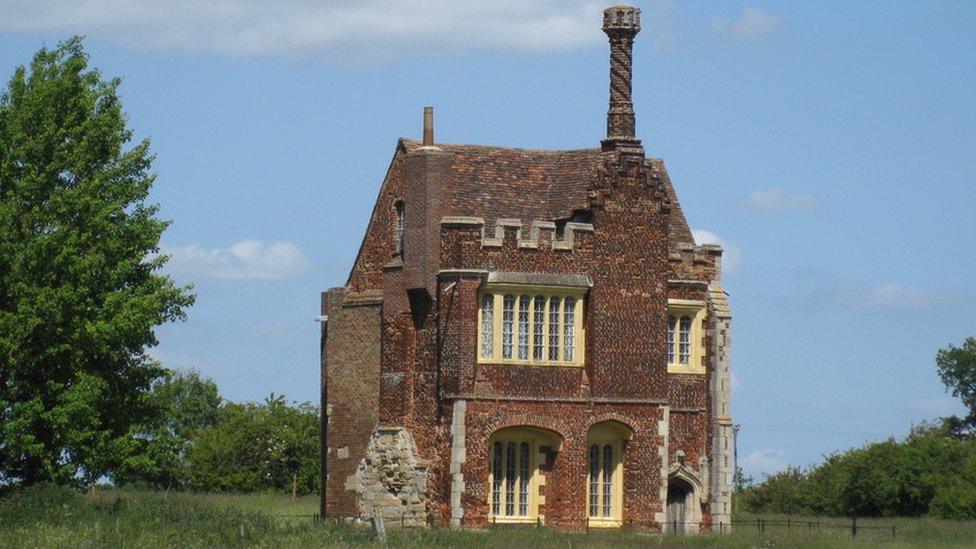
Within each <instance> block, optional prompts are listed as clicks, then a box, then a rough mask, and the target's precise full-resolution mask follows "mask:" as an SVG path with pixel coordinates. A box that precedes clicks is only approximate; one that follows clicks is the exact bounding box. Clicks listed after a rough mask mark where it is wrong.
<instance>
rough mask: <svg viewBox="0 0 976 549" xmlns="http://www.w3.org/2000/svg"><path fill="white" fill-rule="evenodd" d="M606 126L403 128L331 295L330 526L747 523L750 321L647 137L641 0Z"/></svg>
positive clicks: (618, 46)
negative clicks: (737, 326)
mask: <svg viewBox="0 0 976 549" xmlns="http://www.w3.org/2000/svg"><path fill="white" fill-rule="evenodd" d="M603 30H604V32H605V33H606V34H607V36H608V38H609V43H610V108H609V111H608V113H607V133H606V138H605V139H603V140H602V141H601V143H600V146H599V147H597V148H592V149H580V150H569V151H543V150H527V149H518V148H506V147H489V146H480V145H456V144H445V143H439V142H437V141H435V139H434V121H433V111H432V110H431V109H430V108H427V109H425V111H424V124H423V140H422V141H414V140H411V139H405V138H401V139H400V140H399V141H398V142H397V145H396V149H395V151H394V154H393V159H392V161H391V163H390V166H389V170H388V172H387V175H386V178H385V179H384V181H383V183H382V186H381V187H380V190H379V196H378V198H377V200H376V204H375V206H374V208H373V213H372V216H371V218H370V221H369V226H368V228H367V230H366V234H365V237H364V238H363V241H362V245H361V247H360V249H359V253H358V255H357V257H356V260H355V263H354V265H353V267H352V271H351V273H350V275H349V279H348V280H347V282H346V284H345V285H344V286H341V287H337V288H331V289H329V290H327V291H325V292H323V293H322V299H321V307H322V316H321V317H320V318H321V320H322V321H323V322H322V332H321V334H322V337H321V352H322V360H321V380H322V382H321V389H322V430H323V437H322V456H323V471H322V501H321V506H322V516H323V517H330V518H335V519H344V520H363V521H368V520H370V519H372V518H373V517H376V516H380V517H382V518H383V519H385V521H386V523H387V524H397V525H398V524H401V523H403V524H408V525H426V524H437V525H447V524H450V525H452V526H456V527H475V528H476V527H483V526H486V525H489V524H496V523H497V524H502V523H506V524H527V525H536V524H544V525H548V526H553V527H559V528H565V529H576V530H582V529H586V528H599V527H606V528H613V527H621V526H626V527H635V528H642V529H646V530H651V531H673V530H677V531H680V532H700V531H717V530H719V529H723V530H727V529H728V528H729V520H730V511H731V484H732V467H733V463H732V456H733V437H732V420H731V419H730V416H729V396H730V391H731V380H730V345H731V312H730V309H729V304H728V300H727V295H726V293H725V291H724V290H723V289H722V286H721V283H720V272H721V258H722V249H721V248H720V247H718V246H715V245H708V244H706V245H696V244H695V242H694V239H693V238H692V234H691V231H690V230H689V227H688V224H687V222H686V220H685V217H684V214H683V213H682V211H681V207H680V205H679V203H678V198H677V196H676V194H675V191H674V187H673V185H672V184H671V181H670V179H669V177H668V174H667V171H666V169H665V167H664V163H663V162H662V161H661V160H660V159H656V158H649V157H647V156H645V153H644V149H643V146H642V144H641V141H640V140H638V139H637V137H636V134H635V127H636V125H635V115H634V106H633V101H632V94H631V90H632V63H631V60H632V51H633V43H634V39H635V37H636V35H637V33H638V31H639V30H640V10H638V9H636V8H632V7H626V6H617V7H612V8H608V9H607V10H605V12H604V19H603Z"/></svg>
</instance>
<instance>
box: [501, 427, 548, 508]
mask: <svg viewBox="0 0 976 549" xmlns="http://www.w3.org/2000/svg"><path fill="white" fill-rule="evenodd" d="M560 446H561V439H559V437H558V435H555V433H551V432H548V431H545V430H543V429H538V428H534V427H508V428H505V429H502V430H500V431H498V432H496V433H495V434H494V435H492V437H491V438H490V439H489V442H488V459H489V467H488V487H489V490H488V511H489V519H490V520H491V521H492V522H495V523H502V522H509V523H520V522H526V523H536V522H539V521H544V519H545V517H543V516H542V514H541V513H540V512H539V506H540V505H542V504H544V503H545V497H544V496H542V495H540V494H539V486H541V485H543V484H545V476H544V475H542V474H540V473H539V466H540V465H542V464H544V463H545V460H546V457H545V455H546V454H545V452H546V451H554V450H555V451H558V450H559V448H560Z"/></svg>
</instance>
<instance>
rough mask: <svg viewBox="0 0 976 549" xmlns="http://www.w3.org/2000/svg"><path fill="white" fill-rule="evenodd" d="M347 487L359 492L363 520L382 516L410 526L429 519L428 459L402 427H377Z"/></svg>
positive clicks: (391, 521) (347, 482)
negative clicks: (420, 455) (421, 454)
mask: <svg viewBox="0 0 976 549" xmlns="http://www.w3.org/2000/svg"><path fill="white" fill-rule="evenodd" d="M345 487H346V490H354V491H355V492H356V499H357V502H358V506H359V518H360V519H362V520H368V519H370V518H371V517H375V516H379V517H382V518H383V519H384V520H385V521H386V522H388V523H391V524H397V523H402V524H405V525H407V526H422V525H424V524H426V522H427V462H426V461H425V460H423V459H421V458H420V457H419V456H418V455H417V445H416V444H415V443H414V440H413V437H411V436H410V433H409V432H408V431H407V430H406V429H404V428H402V427H377V428H376V430H375V431H374V432H373V435H372V437H371V438H370V440H369V444H368V445H367V447H366V455H365V456H364V457H363V459H362V461H360V462H359V467H357V468H356V474H355V475H353V476H350V477H349V478H348V479H346V486H345Z"/></svg>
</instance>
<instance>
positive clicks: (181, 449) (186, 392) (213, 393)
mask: <svg viewBox="0 0 976 549" xmlns="http://www.w3.org/2000/svg"><path fill="white" fill-rule="evenodd" d="M150 401H151V402H152V404H153V406H154V408H155V410H156V411H157V413H156V415H155V416H153V417H152V418H151V419H150V420H149V421H148V422H147V423H146V424H145V425H144V426H142V427H141V428H140V430H139V433H138V436H137V437H136V438H134V439H133V440H132V444H133V446H134V448H133V449H132V451H131V452H129V453H128V456H127V457H126V459H124V460H123V461H122V462H121V463H120V464H119V466H118V467H116V468H115V470H114V471H113V472H112V480H113V481H114V482H115V483H116V484H129V485H140V484H141V485H148V486H151V487H153V488H157V489H166V490H168V489H170V488H176V489H184V488H186V487H187V485H188V476H189V470H188V464H187V453H188V452H189V450H190V447H191V446H192V444H193V441H194V439H195V438H196V437H197V436H199V434H200V433H201V431H203V430H204V429H207V428H209V427H213V426H215V425H216V424H217V421H218V419H219V417H220V406H221V402H222V399H221V397H220V393H219V392H218V390H217V385H216V384H215V383H214V382H213V381H212V380H210V379H207V378H204V377H202V376H200V374H198V373H197V372H176V373H173V372H170V373H169V374H168V375H167V376H166V377H165V378H163V379H160V380H159V381H157V382H156V383H155V384H154V385H153V388H152V393H151V394H150Z"/></svg>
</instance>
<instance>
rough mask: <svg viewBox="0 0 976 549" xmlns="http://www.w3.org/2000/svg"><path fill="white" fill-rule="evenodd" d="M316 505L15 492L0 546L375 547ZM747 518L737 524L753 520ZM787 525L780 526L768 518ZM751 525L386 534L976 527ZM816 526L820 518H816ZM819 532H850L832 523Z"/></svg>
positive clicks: (431, 540)
mask: <svg viewBox="0 0 976 549" xmlns="http://www.w3.org/2000/svg"><path fill="white" fill-rule="evenodd" d="M316 512H317V503H316V500H315V498H312V497H305V498H298V499H295V500H293V499H291V498H289V497H287V496H278V495H218V494H181V493H170V494H164V493H160V492H136V491H125V490H108V489H106V490H97V491H96V492H95V493H94V494H80V493H75V492H72V491H69V490H64V489H57V488H42V489H34V490H31V491H28V492H21V493H15V494H13V495H10V496H7V497H6V498H4V499H3V500H0V547H31V548H37V547H65V546H70V547H76V546H85V547H147V546H152V547H215V546H216V547H227V546H268V547H270V546H274V547H282V546H284V547H313V546H323V545H325V546H352V545H363V544H375V543H376V542H375V541H374V540H373V539H372V534H371V532H370V531H369V530H367V529H363V528H355V527H351V526H343V525H336V524H331V523H327V522H318V521H316V520H315V519H314V518H312V516H311V515H314V514H315V513H316ZM755 518H756V517H749V516H746V515H743V516H740V517H738V519H739V520H751V521H755ZM764 518H768V519H785V518H786V517H764ZM790 518H791V521H792V524H791V528H790V529H789V530H787V528H786V526H785V524H779V523H777V524H775V525H774V524H773V523H772V522H769V523H767V525H766V528H765V532H760V531H759V528H758V527H757V525H756V524H755V522H751V523H744V524H736V528H735V529H734V530H733V532H732V533H730V534H709V535H699V536H663V535H652V534H644V533H638V532H632V531H627V530H622V531H613V532H590V533H573V532H561V531H557V530H552V529H548V528H540V529H536V528H528V529H492V530H487V531H486V530H482V531H475V530H465V531H452V530H448V529H434V530H428V529H406V530H400V529H395V528H390V529H389V532H388V541H387V543H388V545H390V546H395V547H431V546H441V547H448V546H449V547H505V548H511V547H519V546H521V547H537V546H543V547H611V546H613V547H619V546H624V547H646V546H658V545H660V546H671V547H683V546H693V547H694V546H701V547H837V546H885V547H919V546H923V547H973V546H976V522H953V521H941V520H934V519H924V518H923V519H879V520H867V519H864V520H861V521H859V524H860V525H862V526H878V525H884V526H889V527H890V526H891V525H895V527H896V537H894V539H893V538H892V533H891V530H890V528H888V529H885V530H871V529H866V530H862V531H861V532H860V534H859V536H858V538H857V539H856V540H852V539H851V536H850V529H849V527H848V528H824V527H822V528H820V529H809V527H808V526H806V525H801V526H799V527H798V526H797V525H796V521H797V520H801V519H800V517H790ZM814 520H816V519H814ZM822 522H823V523H828V522H836V523H845V522H846V524H848V525H849V524H850V522H849V521H844V520H843V519H838V520H837V521H830V519H822Z"/></svg>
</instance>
